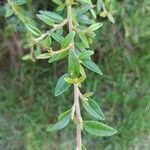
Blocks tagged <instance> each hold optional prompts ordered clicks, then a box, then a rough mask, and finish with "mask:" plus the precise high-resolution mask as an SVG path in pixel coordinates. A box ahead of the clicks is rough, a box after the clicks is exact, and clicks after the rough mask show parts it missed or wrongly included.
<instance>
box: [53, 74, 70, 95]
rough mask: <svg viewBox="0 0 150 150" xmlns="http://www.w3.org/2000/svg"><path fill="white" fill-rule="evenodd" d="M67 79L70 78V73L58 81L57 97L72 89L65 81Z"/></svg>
mask: <svg viewBox="0 0 150 150" xmlns="http://www.w3.org/2000/svg"><path fill="white" fill-rule="evenodd" d="M66 77H69V75H68V73H66V74H64V75H63V76H61V77H60V78H59V80H58V81H57V84H56V87H55V96H58V95H60V94H62V93H64V92H65V91H66V90H67V89H68V88H69V87H70V85H71V84H69V83H67V82H66V81H65V80H64V79H65V78H66Z"/></svg>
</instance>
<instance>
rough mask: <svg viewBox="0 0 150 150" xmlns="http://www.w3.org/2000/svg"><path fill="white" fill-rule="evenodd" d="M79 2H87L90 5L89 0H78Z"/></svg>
mask: <svg viewBox="0 0 150 150" xmlns="http://www.w3.org/2000/svg"><path fill="white" fill-rule="evenodd" d="M80 2H81V3H87V4H90V5H92V2H91V0H80Z"/></svg>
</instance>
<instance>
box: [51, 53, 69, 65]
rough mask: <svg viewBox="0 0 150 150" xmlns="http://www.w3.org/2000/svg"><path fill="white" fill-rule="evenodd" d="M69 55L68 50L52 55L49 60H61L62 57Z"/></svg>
mask: <svg viewBox="0 0 150 150" xmlns="http://www.w3.org/2000/svg"><path fill="white" fill-rule="evenodd" d="M67 56H68V51H63V52H61V53H58V54H54V55H52V57H51V58H50V59H49V61H48V62H49V63H52V62H55V61H58V60H61V59H63V58H65V57H67Z"/></svg>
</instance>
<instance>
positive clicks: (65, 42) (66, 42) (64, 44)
mask: <svg viewBox="0 0 150 150" xmlns="http://www.w3.org/2000/svg"><path fill="white" fill-rule="evenodd" d="M74 37H75V32H74V31H73V32H70V33H69V34H68V35H67V36H66V37H65V38H64V40H63V41H62V43H61V47H62V48H65V47H67V46H68V45H69V44H70V43H71V42H72V41H73V39H74Z"/></svg>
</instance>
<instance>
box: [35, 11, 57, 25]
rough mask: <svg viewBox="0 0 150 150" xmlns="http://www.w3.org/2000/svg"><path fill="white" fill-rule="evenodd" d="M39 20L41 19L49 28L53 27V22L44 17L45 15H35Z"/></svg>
mask: <svg viewBox="0 0 150 150" xmlns="http://www.w3.org/2000/svg"><path fill="white" fill-rule="evenodd" d="M36 16H37V17H38V18H39V19H41V20H42V21H43V22H44V23H46V24H47V25H49V26H53V25H54V21H53V20H52V19H50V18H49V17H47V16H45V15H41V14H37V15H36Z"/></svg>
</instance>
